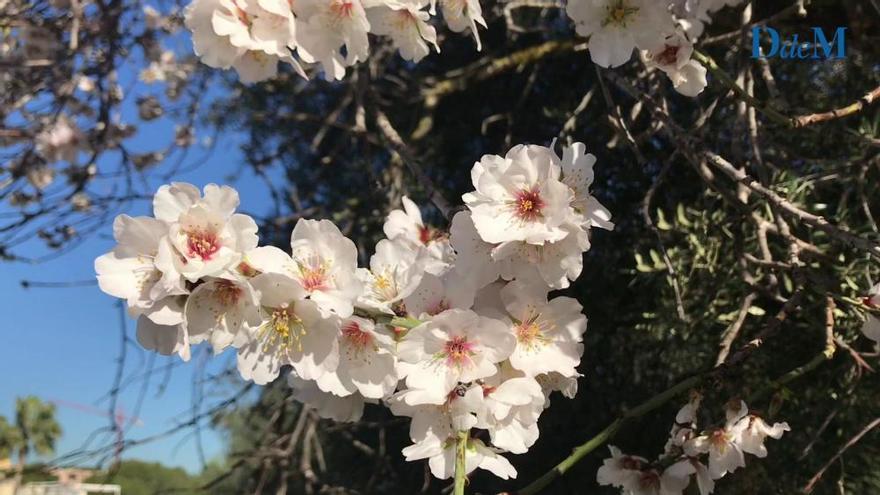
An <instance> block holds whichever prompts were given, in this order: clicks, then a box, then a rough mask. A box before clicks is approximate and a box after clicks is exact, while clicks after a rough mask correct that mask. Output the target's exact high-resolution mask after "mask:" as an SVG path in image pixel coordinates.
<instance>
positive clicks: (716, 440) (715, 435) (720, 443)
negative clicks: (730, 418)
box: [709, 428, 731, 452]
mask: <svg viewBox="0 0 880 495" xmlns="http://www.w3.org/2000/svg"><path fill="white" fill-rule="evenodd" d="M730 440H731V437H730V434H729V433H727V432H726V431H724V429H722V428H719V429H717V430H715V431H713V432H712V434H711V435H709V443H711V444H712V446H713V447H715V448H716V449H718V450H719V451H720V452H724V451H725V450H727V444H729V443H730Z"/></svg>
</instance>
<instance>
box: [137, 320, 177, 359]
mask: <svg viewBox="0 0 880 495" xmlns="http://www.w3.org/2000/svg"><path fill="white" fill-rule="evenodd" d="M137 340H138V343H139V344H140V345H141V346H142V347H143V348H144V349H147V350H149V351H156V352H158V353H159V354H161V355H163V356H170V355H172V354H177V355H179V356H180V358H181V359H183V360H184V361H189V358H190V349H189V338H188V336H187V333H186V329H185V328H184V327H183V325H180V324H171V325H162V324H159V323H156V322H154V321H153V320H151V319H150V318H147V317H146V316H144V315H141V316H140V317H139V318H138V321H137Z"/></svg>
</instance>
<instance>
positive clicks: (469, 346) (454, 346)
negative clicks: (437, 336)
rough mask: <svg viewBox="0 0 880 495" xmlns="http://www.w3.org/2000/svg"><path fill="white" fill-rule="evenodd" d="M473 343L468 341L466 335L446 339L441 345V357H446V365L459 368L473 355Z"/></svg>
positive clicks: (468, 361)
mask: <svg viewBox="0 0 880 495" xmlns="http://www.w3.org/2000/svg"><path fill="white" fill-rule="evenodd" d="M473 349H474V344H473V342H468V340H467V337H453V338H452V339H451V340H447V341H446V345H445V346H444V347H443V352H442V357H443V358H445V359H446V365H447V366H450V367H456V368H461V367H463V366H465V365H467V364H468V363H470V360H471V357H472V356H473V355H474V350H473Z"/></svg>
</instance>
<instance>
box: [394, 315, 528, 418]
mask: <svg viewBox="0 0 880 495" xmlns="http://www.w3.org/2000/svg"><path fill="white" fill-rule="evenodd" d="M513 347H514V338H513V335H512V334H511V333H510V332H509V330H508V329H507V327H506V326H505V325H504V323H503V322H501V321H499V320H495V319H491V318H486V317H482V316H479V315H477V314H476V313H474V312H473V311H467V310H461V309H449V310H447V311H444V312H442V313H440V314H439V315H437V316H435V317H434V318H433V319H432V320H430V321H428V322H426V323H423V324H421V325H419V326H417V327H415V328H413V329H412V330H410V331H409V332H408V333H407V334H406V336H405V337H404V339H403V341H402V342H400V343H399V344H398V359H400V365H399V367H400V370H401V376H405V377H406V385H407V386H408V387H410V388H415V389H420V390H423V391H424V392H425V394H424V396H423V397H421V400H422V401H424V403H431V404H442V403H443V402H445V401H446V397H447V395H448V394H449V393H450V392H452V391H453V390H454V389H455V387H456V386H457V385H458V383H459V382H462V383H467V382H471V381H474V380H478V379H480V378H486V377H489V376H492V375H494V374H495V373H496V372H497V371H498V367H497V365H496V363H499V362H501V361H503V360H504V359H506V358H507V357H508V356H510V353H511V352H512V351H513Z"/></svg>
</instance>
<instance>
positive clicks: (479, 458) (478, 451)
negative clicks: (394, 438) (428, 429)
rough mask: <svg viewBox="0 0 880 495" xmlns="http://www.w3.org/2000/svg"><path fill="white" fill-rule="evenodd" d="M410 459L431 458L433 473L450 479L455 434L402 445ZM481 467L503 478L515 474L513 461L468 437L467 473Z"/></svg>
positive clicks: (453, 469) (453, 465) (512, 476)
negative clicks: (441, 438)
mask: <svg viewBox="0 0 880 495" xmlns="http://www.w3.org/2000/svg"><path fill="white" fill-rule="evenodd" d="M403 455H404V457H405V458H406V460H407V461H416V460H419V459H428V466H429V467H430V468H431V474H433V475H434V476H435V477H436V478H440V479H449V478H451V477H452V476H453V475H454V474H455V456H456V441H455V437H450V438H448V439H444V440H440V439H437V438H436V437H433V436H432V437H428V438H427V439H425V440H423V441H421V442H418V443H416V444H414V445H410V446H409V447H406V448H405V449H403ZM477 468H480V469H485V470H488V471H490V472H491V473H492V474H494V475H495V476H498V477H499V478H501V479H505V480H506V479H509V478H516V469H514V467H513V465H511V464H510V461H508V460H507V459H505V458H504V457H502V456H500V455H498V454H497V453H495V451H493V450H492V449H490V448H489V447H486V445H485V444H484V443H483V442H482V441H480V440H479V439H476V438H469V439H468V443H467V447H466V449H465V474H468V473H470V472H472V471H473V470H475V469H477Z"/></svg>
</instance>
